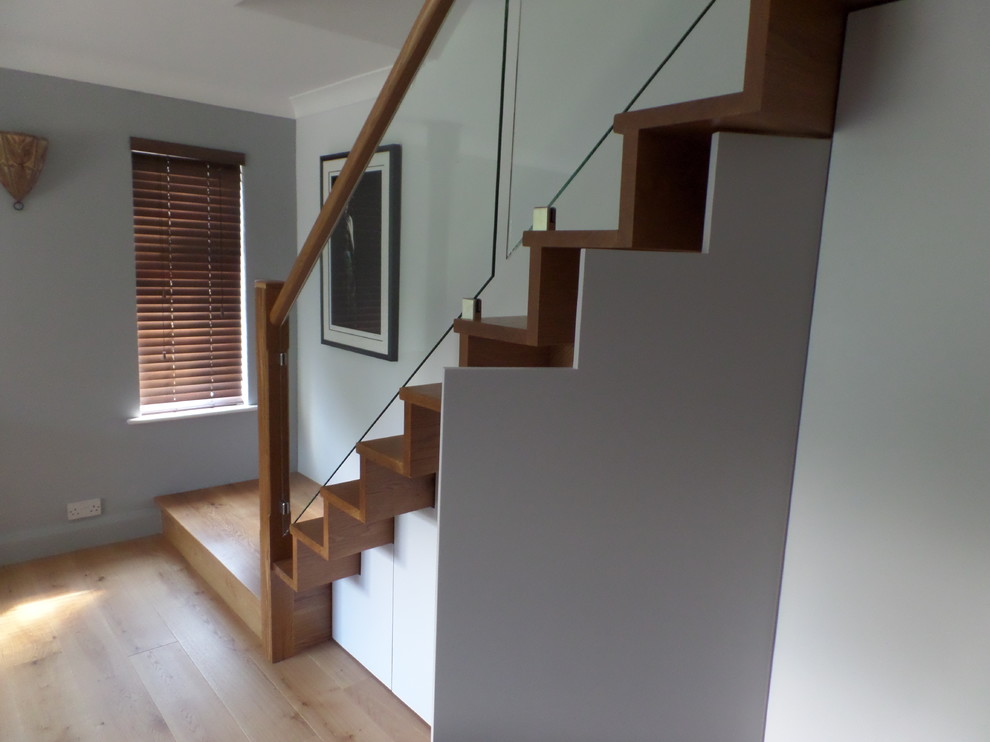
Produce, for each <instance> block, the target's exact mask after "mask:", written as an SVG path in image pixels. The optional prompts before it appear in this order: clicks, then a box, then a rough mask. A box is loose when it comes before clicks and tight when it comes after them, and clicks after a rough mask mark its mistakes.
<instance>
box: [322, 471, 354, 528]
mask: <svg viewBox="0 0 990 742" xmlns="http://www.w3.org/2000/svg"><path fill="white" fill-rule="evenodd" d="M320 494H321V495H322V496H323V499H324V500H325V501H326V507H327V508H328V509H329V508H336V509H338V510H341V511H343V512H345V513H347V514H348V515H350V516H351V517H352V518H355V519H356V520H359V521H361V522H362V523H364V521H365V514H364V512H363V510H362V508H361V482H359V481H358V480H356V479H355V480H353V481H350V482H338V483H336V484H329V485H327V486H326V487H321V488H320Z"/></svg>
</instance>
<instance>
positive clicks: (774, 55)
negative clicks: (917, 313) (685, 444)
mask: <svg viewBox="0 0 990 742" xmlns="http://www.w3.org/2000/svg"><path fill="white" fill-rule="evenodd" d="M890 1H891V0H752V3H751V8H750V20H749V40H748V47H747V57H746V69H745V78H744V79H745V83H744V88H743V90H742V91H741V92H739V93H733V94H731V95H724V96H719V97H715V98H709V99H705V100H698V101H691V102H687V103H680V104H675V105H671V106H664V107H660V108H654V109H649V110H642V111H632V112H628V113H623V114H619V115H618V116H616V117H615V121H614V130H615V132H616V133H618V134H620V135H622V137H623V153H622V174H621V185H620V206H619V223H618V228H617V229H615V230H607V231H556V230H553V231H529V232H526V233H525V234H524V236H523V244H524V245H526V246H527V247H529V248H530V257H529V292H528V306H527V314H526V315H525V316H518V317H492V318H487V319H484V320H467V319H458V320H456V321H455V323H454V329H455V331H456V332H457V333H458V334H459V336H460V358H459V363H460V365H461V366H468V367H493V366H520V367H537V366H550V367H553V366H556V367H570V366H572V365H573V357H574V355H573V349H574V341H575V320H576V313H577V299H578V285H579V273H580V254H581V250H582V249H619V250H663V251H693V252H698V251H701V250H703V241H704V229H705V216H706V215H705V210H706V203H707V198H708V173H709V160H710V155H711V144H712V135H713V134H714V133H716V132H720V131H733V132H744V133H755V134H768V135H782V136H798V137H817V138H827V137H830V136H831V134H832V129H833V123H834V116H835V102H836V98H837V93H838V84H839V73H840V66H841V59H842V48H843V40H844V33H845V22H846V15H847V13H848V12H850V11H853V10H858V9H861V8H865V7H869V6H873V5H880V4H883V3H885V2H890ZM399 396H400V398H401V400H402V401H403V403H404V405H405V427H404V431H403V434H402V435H400V436H394V437H389V438H381V439H377V440H369V441H362V442H361V443H359V444H358V445H357V448H356V450H357V452H358V453H359V454H360V458H361V476H360V478H359V479H358V480H355V481H351V482H345V483H341V484H333V485H330V486H326V487H323V488H322V489H321V491H320V495H321V498H322V507H323V515H322V517H321V518H319V519H316V520H311V521H307V522H302V523H298V524H295V525H293V526H292V527H291V529H290V533H291V537H292V549H291V551H292V555H291V558H287V559H283V560H280V561H276V562H275V565H274V566H275V569H274V571H275V573H276V574H277V575H278V577H279V578H280V579H281V580H282V581H283V582H284V583H285V584H286V585H288V586H289V587H291V588H292V590H294V591H303V590H310V589H313V588H315V587H318V586H321V585H327V584H329V583H331V582H333V581H334V580H337V579H341V578H344V577H349V576H351V575H354V574H357V573H358V572H359V571H360V553H361V552H362V551H364V550H367V549H371V548H374V547H377V546H381V545H383V544H387V543H391V542H392V540H393V538H394V533H395V517H396V516H398V515H401V514H403V513H408V512H411V511H414V510H418V509H421V508H427V507H433V506H434V505H435V501H436V480H437V473H438V469H439V452H440V417H441V415H440V413H441V399H442V390H441V385H440V384H429V385H425V386H413V387H405V388H403V389H402V390H400V392H399Z"/></svg>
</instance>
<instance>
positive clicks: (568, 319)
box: [526, 247, 581, 345]
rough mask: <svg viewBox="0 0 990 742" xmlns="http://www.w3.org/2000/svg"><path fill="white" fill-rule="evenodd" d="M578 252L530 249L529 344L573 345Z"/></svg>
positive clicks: (556, 249)
mask: <svg viewBox="0 0 990 742" xmlns="http://www.w3.org/2000/svg"><path fill="white" fill-rule="evenodd" d="M580 272H581V251H580V250H574V249H571V248H561V247H533V248H530V250H529V297H528V299H529V301H528V311H527V323H526V342H527V344H528V345H560V344H565V343H567V344H570V343H573V342H574V326H575V321H576V318H577V299H578V283H579V278H580Z"/></svg>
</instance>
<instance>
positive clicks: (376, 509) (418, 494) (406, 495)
mask: <svg viewBox="0 0 990 742" xmlns="http://www.w3.org/2000/svg"><path fill="white" fill-rule="evenodd" d="M359 481H360V489H361V498H360V502H361V505H362V515H363V516H364V517H363V518H360V520H362V521H363V522H365V523H375V522H377V521H380V520H386V519H388V518H394V517H395V516H397V515H402V514H403V513H411V512H413V511H414V510H422V509H423V508H432V507H435V506H436V476H435V475H432V474H431V475H429V476H425V477H416V478H415V479H411V478H409V477H405V476H403V475H402V474H397V473H396V472H394V471H391V470H390V469H387V468H385V467H384V466H379V465H377V464H375V463H374V462H372V461H369V460H367V459H366V458H364V457H362V458H361V479H360V480H359Z"/></svg>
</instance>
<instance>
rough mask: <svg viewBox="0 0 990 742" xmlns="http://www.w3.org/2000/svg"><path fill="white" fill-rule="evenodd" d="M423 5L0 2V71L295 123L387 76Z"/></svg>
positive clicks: (285, 0)
mask: <svg viewBox="0 0 990 742" xmlns="http://www.w3.org/2000/svg"><path fill="white" fill-rule="evenodd" d="M420 5H421V0H0V67H8V68H12V69H18V70H25V71H28V72H37V73H41V74H45V75H54V76H56V77H65V78H69V79H72V80H81V81H84V82H93V83H99V84H102V85H110V86H113V87H119V88H126V89H129V90H139V91H143V92H147V93H156V94H159V95H167V96H171V97H175V98H184V99H187V100H193V101H201V102H204V103H213V104H216V105H221V106H227V107H230V108H239V109H243V110H247V111H257V112H260V113H269V114H275V115H279V116H293V115H294V109H293V104H292V100H291V99H292V98H293V97H294V96H301V95H303V94H305V93H309V92H311V91H314V90H319V89H321V88H325V87H327V86H330V85H333V84H335V83H339V82H341V81H343V80H348V79H350V78H353V77H356V76H359V75H362V74H365V73H368V72H371V71H374V70H380V69H381V68H383V67H387V66H388V65H390V64H392V62H393V61H394V60H395V55H396V52H397V50H398V48H399V47H400V46H401V44H402V41H403V40H404V39H405V36H406V33H407V32H408V30H409V28H410V27H411V26H412V22H413V20H414V18H415V16H416V13H417V12H418V11H419V8H420Z"/></svg>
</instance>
